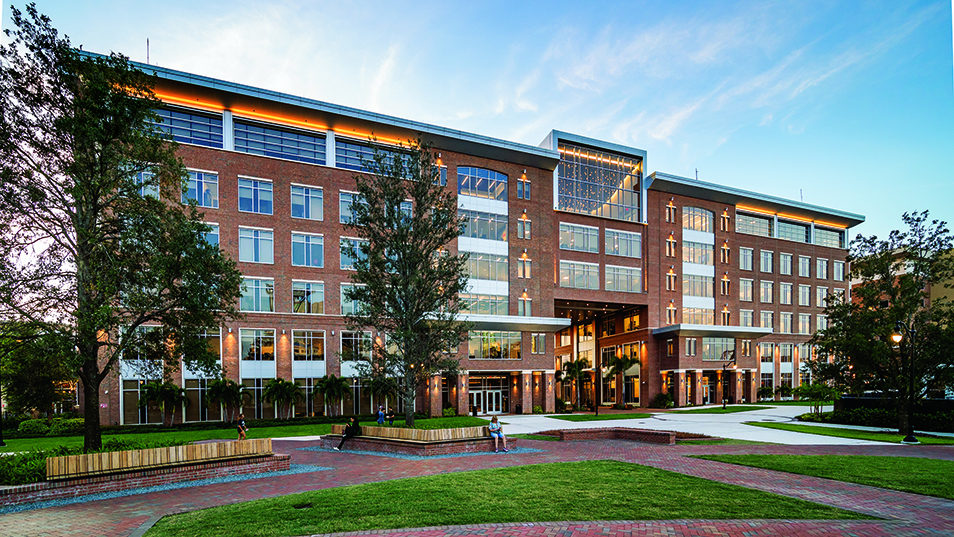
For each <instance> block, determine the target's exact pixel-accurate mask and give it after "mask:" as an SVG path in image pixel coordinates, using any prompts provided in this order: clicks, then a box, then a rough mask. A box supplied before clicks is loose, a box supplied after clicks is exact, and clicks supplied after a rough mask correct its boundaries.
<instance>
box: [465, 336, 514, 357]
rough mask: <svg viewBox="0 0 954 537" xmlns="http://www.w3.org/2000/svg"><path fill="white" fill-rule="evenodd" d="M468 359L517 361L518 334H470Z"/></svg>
mask: <svg viewBox="0 0 954 537" xmlns="http://www.w3.org/2000/svg"><path fill="white" fill-rule="evenodd" d="M468 357H469V358H470V359H471V360H519V359H520V332H496V331H483V332H470V338H469V341H468Z"/></svg>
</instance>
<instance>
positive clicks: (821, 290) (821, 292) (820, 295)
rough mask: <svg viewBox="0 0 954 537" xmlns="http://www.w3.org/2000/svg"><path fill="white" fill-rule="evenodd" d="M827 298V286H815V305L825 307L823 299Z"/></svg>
mask: <svg viewBox="0 0 954 537" xmlns="http://www.w3.org/2000/svg"><path fill="white" fill-rule="evenodd" d="M826 298H828V288H827V287H821V286H819V287H816V288H815V305H816V306H818V307H819V308H824V307H825V299H826Z"/></svg>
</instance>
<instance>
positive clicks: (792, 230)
mask: <svg viewBox="0 0 954 537" xmlns="http://www.w3.org/2000/svg"><path fill="white" fill-rule="evenodd" d="M810 236H811V229H810V228H809V227H808V225H807V224H796V223H795V222H785V221H782V220H779V222H778V238H780V239H786V240H790V241H795V242H804V243H808V242H810V241H809V237H810Z"/></svg>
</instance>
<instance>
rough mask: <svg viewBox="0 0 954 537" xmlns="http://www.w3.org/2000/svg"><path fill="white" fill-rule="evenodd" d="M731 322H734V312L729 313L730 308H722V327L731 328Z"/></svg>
mask: <svg viewBox="0 0 954 537" xmlns="http://www.w3.org/2000/svg"><path fill="white" fill-rule="evenodd" d="M731 320H732V312H731V311H729V306H728V305H726V306H725V307H723V308H722V325H723V326H729V325H730V324H731V323H730V321H731Z"/></svg>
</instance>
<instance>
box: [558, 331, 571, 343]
mask: <svg viewBox="0 0 954 537" xmlns="http://www.w3.org/2000/svg"><path fill="white" fill-rule="evenodd" d="M557 336H558V337H559V338H560V340H559V343H558V345H559V346H560V347H566V346H567V345H572V344H573V329H572V328H567V329H564V330H560V333H559V334H557Z"/></svg>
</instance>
